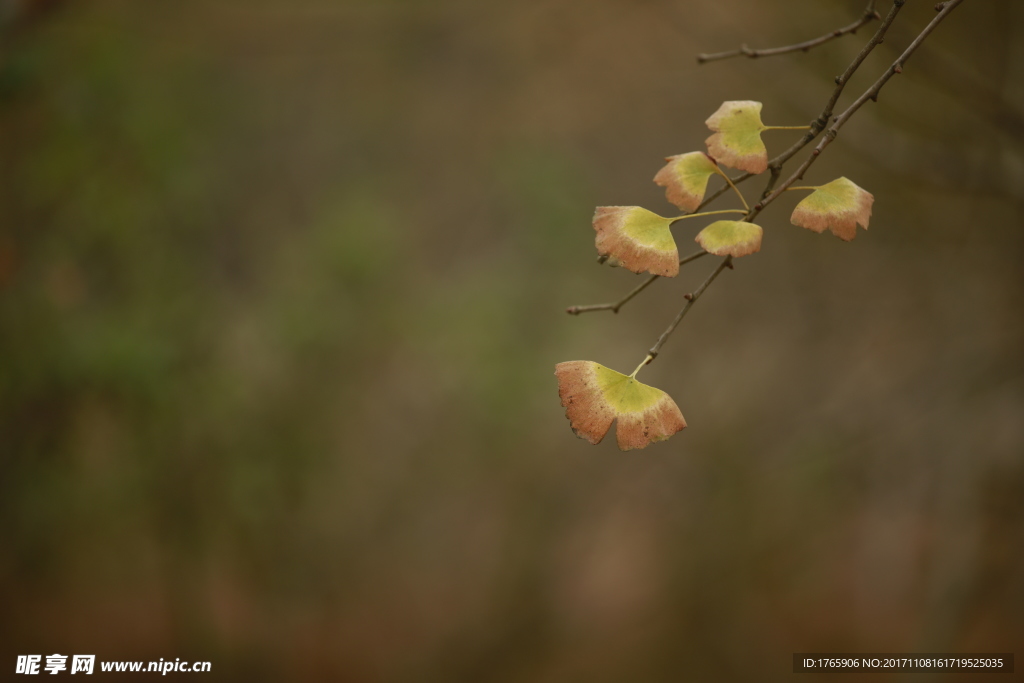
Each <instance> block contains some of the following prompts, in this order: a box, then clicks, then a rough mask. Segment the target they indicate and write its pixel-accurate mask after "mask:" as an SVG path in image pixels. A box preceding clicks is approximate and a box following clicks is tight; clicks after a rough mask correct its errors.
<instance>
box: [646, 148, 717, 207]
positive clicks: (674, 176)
mask: <svg viewBox="0 0 1024 683" xmlns="http://www.w3.org/2000/svg"><path fill="white" fill-rule="evenodd" d="M665 161H667V162H668V163H667V164H665V166H664V167H663V168H662V169H661V170H660V171H658V174H657V175H656V176H654V182H655V184H657V185H660V186H661V187H664V188H665V196H666V197H667V198H668V200H669V201H670V202H672V203H673V204H675V205H676V206H678V207H679V208H680V209H682V210H683V211H696V210H697V207H698V206H700V203H701V202H702V201H704V193H705V192H706V191H707V189H708V178H710V177H711V176H712V175H714V174H716V173H718V172H719V170H718V167H717V166H716V165H715V162H714V161H712V160H711V158H710V157H709V156H708V155H707V154H705V153H704V152H688V153H686V154H677V155H675V156H671V157H665Z"/></svg>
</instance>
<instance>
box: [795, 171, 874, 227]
mask: <svg viewBox="0 0 1024 683" xmlns="http://www.w3.org/2000/svg"><path fill="white" fill-rule="evenodd" d="M874 203H875V197H874V195H873V194H871V193H870V192H868V191H867V190H865V189H864V188H862V187H859V186H858V185H857V184H856V183H854V182H853V181H852V180H847V179H846V178H836V179H835V180H833V181H832V182H830V183H826V184H825V185H820V186H818V187H816V188H815V190H814V192H812V193H811V194H809V195H807V196H806V197H804V198H803V199H802V200H800V203H799V204H797V205H796V208H795V209H793V215H792V217H790V220H791V221H792V222H793V225H796V226H799V227H801V228H807V229H808V230H813V231H814V232H824V231H825V228H828V229H829V230H831V231H832V234H833V235H835V236H836V237H838V238H839V239H842V240H846V241H847V242H849V241H850V240H852V239H853V238H854V237H856V236H857V224H858V223H860V224H861V225H862V226H863V227H864V229H865V230H867V229H868V221H869V220H871V206H872V204H874Z"/></svg>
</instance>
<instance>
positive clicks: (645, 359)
mask: <svg viewBox="0 0 1024 683" xmlns="http://www.w3.org/2000/svg"><path fill="white" fill-rule="evenodd" d="M652 360H654V356H652V355H651V354H647V358H644V361H643V362H642V363H640V365H638V366H636V370H634V371H633V374H631V375H630V376H629V378H630V379H636V373H638V372H640V368H642V367H643V366H645V365H647V364H648V363H650V362H651V361H652Z"/></svg>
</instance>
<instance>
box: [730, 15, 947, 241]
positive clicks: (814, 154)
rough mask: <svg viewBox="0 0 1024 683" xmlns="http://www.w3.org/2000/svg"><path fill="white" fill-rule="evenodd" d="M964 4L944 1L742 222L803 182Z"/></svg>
mask: <svg viewBox="0 0 1024 683" xmlns="http://www.w3.org/2000/svg"><path fill="white" fill-rule="evenodd" d="M897 2H899V0H897ZM961 2H963V0H948V2H942V3H939V4H938V5H936V9H938V10H939V13H938V14H937V15H936V16H935V18H934V19H932V20H931V21H930V22H929V23H928V25H927V26H925V27H924V30H922V31H921V33H920V34H919V35H918V36H917V38H915V39H914V41H913V42H912V43H910V45H908V46H907V49H906V50H904V51H903V54H901V55H900V56H899V57H898V58H897V59H896V61H895V62H893V63H892V65H891V66H890V67H889V68H888V69H886V71H885V73H883V74H882V76H881V77H880V78H879V79H878V80H877V81H875V84H874V85H872V86H871V87H870V88H868V89H867V90H866V91H864V94H862V95H861V96H860V97H858V98H857V99H856V100H854V102H853V104H851V105H850V106H849V107H847V108H846V111H844V112H843V113H842V114H840V115H839V116H837V117H836V118H835V120H834V122H833V123H832V125H831V126H829V128H828V130H826V131H825V135H824V137H822V138H821V141H820V142H818V144H817V146H816V147H815V148H814V149H813V150H812V151H811V154H810V156H809V157H807V159H806V160H805V161H804V162H803V163H802V164H800V166H799V168H797V169H796V171H794V172H793V175H791V176H790V177H789V178H788V179H786V181H785V182H784V183H782V185H781V186H780V187H779V188H778V189H776V190H775V191H773V192H772V193H771V194H769V195H767V196H766V197H765V198H764V199H762V200H761V201H760V202H759V203H757V204H756V205H755V206H754V208H753V210H752V211H751V212H750V215H749V216H747V217H746V218H744V219H743V220H746V221H751V220H753V219H754V217H755V216H757V214H759V213H760V212H761V211H762V210H764V208H765V207H766V206H768V205H769V204H771V203H772V202H773V201H775V200H776V199H778V198H779V196H780V195H781V194H782V193H783V192H784V191H785V190H786V188H788V187H789V186H790V185H792V184H793V183H795V182H796V181H798V180H800V179H802V178H803V177H804V173H806V172H807V169H809V168H810V167H811V164H813V163H814V161H815V160H816V159H817V158H818V156H819V155H820V154H821V153H822V151H823V150H824V149H825V148H826V147H828V146H829V144H831V143H832V141H833V140H835V139H836V135H838V133H839V129H840V128H842V127H843V126H844V125H845V124H846V122H847V121H849V120H850V117H851V116H853V115H854V114H855V113H857V110H858V109H860V108H861V107H862V106H864V103H865V102H867V101H868V100H872V101H877V100H878V93H879V91H881V89H882V86H884V85H885V84H886V83H887V82H888V80H889V79H890V78H892V77H893V76H894V75H896V74H899V73H903V65H904V64H905V63H906V61H907V60H908V59H910V56H911V55H912V54H914V52H915V51H916V50H917V48H918V47H920V46H921V43H923V42H924V40H925V38H927V37H928V35H929V34H931V32H932V31H934V30H935V27H936V26H938V25H939V24H940V23H941V22H942V20H943V19H945V18H946V17H947V16H949V13H950V12H952V11H953V10H954V9H955V8H956V6H957V5H959V4H960V3H961ZM900 4H902V3H900Z"/></svg>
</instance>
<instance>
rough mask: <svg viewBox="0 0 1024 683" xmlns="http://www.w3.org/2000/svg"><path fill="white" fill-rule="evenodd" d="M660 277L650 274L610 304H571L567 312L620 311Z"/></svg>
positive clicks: (690, 258)
mask: <svg viewBox="0 0 1024 683" xmlns="http://www.w3.org/2000/svg"><path fill="white" fill-rule="evenodd" d="M707 253H708V252H706V251H704V250H703V249H701V250H700V251H698V252H696V253H693V254H690V255H689V256H687V257H685V258H682V259H680V260H679V265H681V266H682V265H685V264H687V263H689V262H690V261H696V260H697V259H699V258H700V257H701V256H706V255H707ZM659 277H661V276H660V275H651V276H649V277H648V278H647V279H646V280H644V281H643V282H641V283H640V284H639V285H637V286H636V287H635V288H633V289H632V290H631V291H630V293H629V294H627V295H626V296H624V297H622V298H621V299H619V300H618V301H615V302H612V303H610V304H591V305H589V306H570V307H569V308H567V309H565V312H566V313H568V314H570V315H579V314H580V313H591V312H593V311H611V312H612V313H618V312H619V309H620V308H622V307H623V306H624V305H625V304H626V302H627V301H629V300H630V299H632V298H633V297H634V296H636V295H637V294H639V293H640V292H642V291H644V290H645V289H647V286H648V285H649V284H651V283H652V282H654V281H655V280H657V279H658V278H659Z"/></svg>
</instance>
